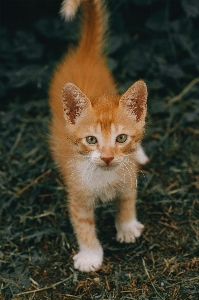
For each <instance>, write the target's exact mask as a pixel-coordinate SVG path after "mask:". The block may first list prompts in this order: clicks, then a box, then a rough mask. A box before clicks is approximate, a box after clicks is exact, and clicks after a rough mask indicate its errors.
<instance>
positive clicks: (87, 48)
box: [60, 0, 108, 55]
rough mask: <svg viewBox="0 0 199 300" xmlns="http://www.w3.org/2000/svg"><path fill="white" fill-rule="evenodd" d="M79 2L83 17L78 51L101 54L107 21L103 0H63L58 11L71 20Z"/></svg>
mask: <svg viewBox="0 0 199 300" xmlns="http://www.w3.org/2000/svg"><path fill="white" fill-rule="evenodd" d="M81 3H82V5H83V13H84V18H83V30H82V37H81V40H80V43H79V47H78V51H80V52H83V53H84V52H85V54H87V55H88V52H90V53H93V54H102V46H103V43H104V36H105V33H106V29H107V21H108V15H107V13H106V10H105V7H104V3H103V0H64V1H63V2H62V6H61V10H60V13H61V15H62V16H63V17H64V18H65V19H66V20H71V19H72V18H73V17H74V16H75V14H76V12H77V9H78V7H79V6H80V4H81ZM90 53H89V54H90Z"/></svg>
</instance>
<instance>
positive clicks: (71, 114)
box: [62, 82, 91, 124]
mask: <svg viewBox="0 0 199 300" xmlns="http://www.w3.org/2000/svg"><path fill="white" fill-rule="evenodd" d="M62 102H63V108H64V118H65V119H66V121H68V122H69V123H70V124H75V123H76V121H77V120H78V118H80V117H81V116H83V113H84V111H85V109H86V108H88V107H89V106H90V105H91V103H90V100H89V99H88V97H87V96H86V95H85V94H84V93H83V92H82V91H81V90H80V89H79V88H78V87H77V86H76V85H75V84H73V83H70V82H68V83H66V84H65V85H64V87H63V90H62Z"/></svg>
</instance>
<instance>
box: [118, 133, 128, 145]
mask: <svg viewBox="0 0 199 300" xmlns="http://www.w3.org/2000/svg"><path fill="white" fill-rule="evenodd" d="M126 140H127V135H126V134H120V135H118V137H117V138H116V142H118V143H124V142H126Z"/></svg>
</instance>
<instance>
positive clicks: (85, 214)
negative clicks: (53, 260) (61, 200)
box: [69, 192, 103, 272]
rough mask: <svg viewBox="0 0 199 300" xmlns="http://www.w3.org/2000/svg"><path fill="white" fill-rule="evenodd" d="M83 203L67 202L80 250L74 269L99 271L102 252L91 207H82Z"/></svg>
mask: <svg viewBox="0 0 199 300" xmlns="http://www.w3.org/2000/svg"><path fill="white" fill-rule="evenodd" d="M82 193H83V192H82ZM84 201H85V199H81V201H80V200H78V201H77V200H75V199H74V200H73V199H71V198H70V202H69V210H70V217H71V222H72V225H73V228H74V230H75V232H76V236H77V240H78V244H79V248H80V251H79V253H77V254H76V255H75V256H74V257H73V259H74V267H75V269H78V270H80V271H82V272H91V271H97V270H99V269H100V267H101V265H102V261H103V250H102V247H101V245H100V243H99V241H98V239H97V237H96V233H95V223H94V209H93V206H92V205H90V206H87V205H84V204H83V203H85V202H84Z"/></svg>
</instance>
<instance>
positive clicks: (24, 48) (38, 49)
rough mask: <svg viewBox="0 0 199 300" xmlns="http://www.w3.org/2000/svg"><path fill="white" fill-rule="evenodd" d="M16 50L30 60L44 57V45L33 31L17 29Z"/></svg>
mask: <svg viewBox="0 0 199 300" xmlns="http://www.w3.org/2000/svg"><path fill="white" fill-rule="evenodd" d="M14 47H15V49H16V50H15V51H16V52H17V53H19V54H20V55H21V57H22V58H25V59H26V60H28V61H35V60H39V59H41V58H42V55H43V48H44V47H43V46H42V45H41V44H40V43H39V42H38V41H37V40H36V38H35V36H34V34H33V32H31V31H26V30H17V32H16V35H15V38H14Z"/></svg>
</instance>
